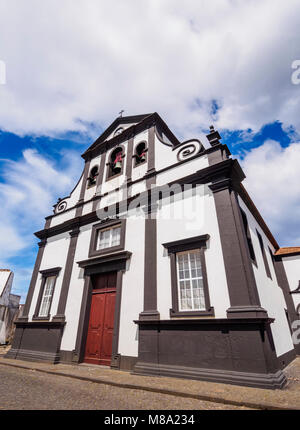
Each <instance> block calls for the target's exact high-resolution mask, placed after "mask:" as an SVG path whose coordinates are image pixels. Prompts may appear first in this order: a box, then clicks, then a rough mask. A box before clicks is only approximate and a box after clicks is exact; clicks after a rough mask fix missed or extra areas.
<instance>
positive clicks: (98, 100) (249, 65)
mask: <svg viewBox="0 0 300 430" xmlns="http://www.w3.org/2000/svg"><path fill="white" fill-rule="evenodd" d="M299 15H300V3H299V1H298V0H289V2H282V0H260V1H259V2H258V1H254V0H224V1H222V2H220V1H214V2H212V1H211V0H202V1H201V2H196V1H194V0H186V1H185V2H184V5H183V3H182V1H181V0H164V1H161V0H151V1H148V0H130V1H127V2H124V0H114V1H113V2H107V1H105V0H89V1H88V2H86V1H84V0H76V2H74V1H71V0H44V1H43V2H40V1H38V0H27V1H26V2H20V1H19V0H2V1H1V4H0V34H1V37H0V57H1V60H3V61H5V62H6V71H7V84H6V85H1V86H0V127H1V128H3V129H6V130H10V131H14V132H18V133H25V132H28V133H42V134H51V133H52V134H53V133H55V132H57V131H63V130H70V129H74V130H78V129H79V130H82V129H84V125H83V124H82V122H79V121H77V120H78V119H81V120H84V121H96V122H98V123H102V124H103V123H104V124H105V125H106V124H107V123H109V122H110V121H112V119H114V118H115V116H117V114H118V112H119V110H120V109H121V108H123V109H125V114H135V113H144V112H151V111H158V112H159V113H160V114H161V115H162V116H163V117H164V118H165V119H166V121H167V122H168V123H169V125H170V126H171V127H172V128H174V129H175V130H176V131H177V132H179V133H181V134H182V135H184V136H185V137H190V136H193V137H195V133H196V132H197V131H196V129H197V128H199V126H200V127H206V128H207V127H208V125H210V123H211V122H212V115H211V113H210V112H211V102H212V100H213V99H214V100H218V102H219V104H220V105H221V106H222V107H221V109H220V111H219V115H218V117H219V119H218V121H215V123H216V125H217V126H218V127H220V128H229V129H247V128H249V127H251V128H253V129H254V130H258V129H259V128H260V127H261V126H262V125H263V124H265V123H268V122H272V121H274V120H281V121H283V122H284V124H285V125H287V126H288V125H290V124H293V125H294V126H296V127H297V128H298V131H299V130H300V120H299V115H298V112H299V107H300V97H299V95H300V86H295V85H292V83H291V75H292V68H291V64H292V62H293V61H294V60H296V59H297V58H298V57H299V50H298V40H299V37H300V26H299ZM195 99H198V100H199V101H200V103H198V104H197V108H195V103H194V101H195Z"/></svg>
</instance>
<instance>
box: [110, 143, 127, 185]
mask: <svg viewBox="0 0 300 430" xmlns="http://www.w3.org/2000/svg"><path fill="white" fill-rule="evenodd" d="M124 157H125V155H124V149H123V147H121V146H118V148H116V149H114V150H113V151H112V153H111V155H110V157H109V162H108V163H107V164H108V169H107V179H109V178H112V177H114V176H116V175H120V174H121V173H122V172H123V164H124V163H123V158H124Z"/></svg>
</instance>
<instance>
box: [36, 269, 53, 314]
mask: <svg viewBox="0 0 300 430" xmlns="http://www.w3.org/2000/svg"><path fill="white" fill-rule="evenodd" d="M55 279H56V276H48V277H47V278H46V280H45V286H44V292H43V296H42V301H41V307H40V311H39V317H47V316H48V314H49V312H50V305H51V301H52V295H53V291H54V284H55Z"/></svg>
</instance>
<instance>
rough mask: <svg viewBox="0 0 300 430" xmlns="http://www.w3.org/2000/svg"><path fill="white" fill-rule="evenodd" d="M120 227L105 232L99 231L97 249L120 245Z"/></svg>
mask: <svg viewBox="0 0 300 430" xmlns="http://www.w3.org/2000/svg"><path fill="white" fill-rule="evenodd" d="M120 241H121V227H120V226H118V227H113V228H110V229H107V230H99V233H98V243H97V250H98V249H105V248H111V247H113V246H118V245H120Z"/></svg>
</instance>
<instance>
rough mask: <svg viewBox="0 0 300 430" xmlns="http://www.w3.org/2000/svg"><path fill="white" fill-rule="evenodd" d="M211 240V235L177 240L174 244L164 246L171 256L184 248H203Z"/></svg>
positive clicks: (164, 244)
mask: <svg viewBox="0 0 300 430" xmlns="http://www.w3.org/2000/svg"><path fill="white" fill-rule="evenodd" d="M208 239H209V234H203V235H201V236H194V237H189V238H187V239H181V240H175V241H174V242H168V243H163V244H162V246H163V247H164V248H166V249H167V250H168V253H169V254H172V253H174V252H178V251H182V250H183V248H185V247H188V249H193V248H196V247H203V246H205V245H206V242H207V241H208Z"/></svg>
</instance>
